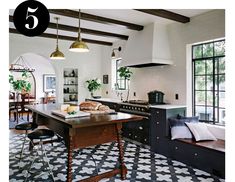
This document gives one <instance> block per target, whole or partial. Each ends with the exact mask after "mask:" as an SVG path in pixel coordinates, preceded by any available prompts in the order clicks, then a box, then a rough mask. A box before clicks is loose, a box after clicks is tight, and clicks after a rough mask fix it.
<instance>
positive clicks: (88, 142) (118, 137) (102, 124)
mask: <svg viewBox="0 0 235 182" xmlns="http://www.w3.org/2000/svg"><path fill="white" fill-rule="evenodd" d="M60 106H61V104H37V105H26V106H25V107H26V108H27V109H30V110H31V111H32V112H33V121H32V122H33V123H34V124H37V125H45V126H46V127H47V128H49V129H51V130H53V131H54V132H55V133H56V134H57V135H59V136H60V137H61V138H62V139H63V141H64V143H65V146H66V148H67V164H66V165H67V180H66V181H67V182H72V176H73V174H72V161H73V151H74V150H75V149H82V148H86V147H89V146H94V145H100V144H103V143H108V142H113V141H115V142H117V146H118V150H119V159H118V160H119V166H118V167H116V168H114V169H112V170H110V171H108V172H104V173H101V174H96V175H93V176H91V177H89V178H86V179H82V180H81V181H82V182H98V181H100V180H101V179H103V178H111V177H112V176H115V175H117V174H120V176H121V179H122V180H124V179H126V174H127V168H126V166H125V164H124V151H123V143H122V142H123V141H122V131H121V129H122V123H125V122H131V121H132V122H135V121H136V122H139V121H141V120H142V119H143V117H142V116H138V115H133V114H127V113H121V112H115V113H110V114H91V115H89V116H83V117H74V118H69V119H65V118H63V117H61V116H58V115H55V114H53V112H52V111H55V110H59V109H60Z"/></svg>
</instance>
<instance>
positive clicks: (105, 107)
mask: <svg viewBox="0 0 235 182" xmlns="http://www.w3.org/2000/svg"><path fill="white" fill-rule="evenodd" d="M98 110H99V111H109V110H110V108H109V106H106V105H101V106H99V108H98Z"/></svg>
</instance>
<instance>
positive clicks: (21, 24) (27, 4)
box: [13, 0, 50, 37]
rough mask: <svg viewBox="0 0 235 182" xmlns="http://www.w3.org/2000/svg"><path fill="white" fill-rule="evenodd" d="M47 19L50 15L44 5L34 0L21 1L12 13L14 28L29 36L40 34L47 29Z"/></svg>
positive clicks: (48, 19)
mask: <svg viewBox="0 0 235 182" xmlns="http://www.w3.org/2000/svg"><path fill="white" fill-rule="evenodd" d="M49 21H50V15H49V12H48V10H47V8H46V6H45V5H43V4H42V3H40V2H38V1H35V0H28V1H24V2H23V3H21V4H20V5H19V6H17V8H16V9H15V12H14V15H13V22H14V25H15V27H16V29H17V30H18V31H19V32H20V33H22V34H24V35H26V36H29V37H33V36H37V35H41V34H42V33H43V32H44V31H45V30H46V29H47V27H48V24H49Z"/></svg>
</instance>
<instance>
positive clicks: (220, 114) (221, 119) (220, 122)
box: [218, 109, 225, 125]
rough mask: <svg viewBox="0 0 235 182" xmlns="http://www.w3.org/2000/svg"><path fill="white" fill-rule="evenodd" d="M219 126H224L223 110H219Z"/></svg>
mask: <svg viewBox="0 0 235 182" xmlns="http://www.w3.org/2000/svg"><path fill="white" fill-rule="evenodd" d="M218 111H219V119H218V122H219V124H222V125H225V109H219V110H218Z"/></svg>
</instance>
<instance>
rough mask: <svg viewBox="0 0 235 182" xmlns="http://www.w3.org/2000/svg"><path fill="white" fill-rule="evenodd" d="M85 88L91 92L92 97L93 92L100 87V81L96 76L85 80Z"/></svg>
mask: <svg viewBox="0 0 235 182" xmlns="http://www.w3.org/2000/svg"><path fill="white" fill-rule="evenodd" d="M86 83H87V88H88V90H89V92H91V97H94V92H95V91H96V90H99V89H100V88H101V81H100V79H98V78H95V79H90V80H87V81H86Z"/></svg>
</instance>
